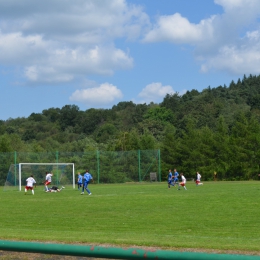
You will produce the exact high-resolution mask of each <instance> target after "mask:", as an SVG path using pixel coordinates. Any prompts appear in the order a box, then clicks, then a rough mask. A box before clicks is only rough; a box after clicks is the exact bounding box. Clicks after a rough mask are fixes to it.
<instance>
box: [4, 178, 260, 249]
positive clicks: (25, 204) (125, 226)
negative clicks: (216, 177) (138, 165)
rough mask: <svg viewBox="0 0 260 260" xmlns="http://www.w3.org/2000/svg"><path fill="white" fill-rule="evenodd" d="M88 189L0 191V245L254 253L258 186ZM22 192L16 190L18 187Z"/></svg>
mask: <svg viewBox="0 0 260 260" xmlns="http://www.w3.org/2000/svg"><path fill="white" fill-rule="evenodd" d="M186 187H187V191H186V190H184V189H183V188H182V187H181V190H177V188H176V187H172V188H170V189H168V188H167V183H166V182H163V183H133V184H90V185H89V188H90V190H91V192H92V195H91V196H88V195H87V193H86V192H85V194H84V195H80V191H78V189H76V190H73V189H72V187H66V188H65V189H64V190H62V191H61V192H60V193H58V192H57V193H45V192H44V191H43V186H38V187H37V188H36V189H35V195H31V191H28V192H27V193H28V194H27V195H24V192H23V191H21V192H19V191H3V190H4V188H3V187H1V188H2V192H1V196H0V205H1V214H0V239H1V240H15V241H37V242H53V243H68V244H81V243H84V244H88V245H91V244H98V245H108V244H109V245H114V246H120V247H125V246H127V247H134V246H144V247H147V246H149V247H156V248H162V249H171V250H177V249H187V248H189V249H214V250H239V251H260V229H259V227H260V208H259V205H260V182H258V181H245V182H205V183H204V185H201V186H196V185H195V183H194V182H187V185H186ZM22 189H23V187H22Z"/></svg>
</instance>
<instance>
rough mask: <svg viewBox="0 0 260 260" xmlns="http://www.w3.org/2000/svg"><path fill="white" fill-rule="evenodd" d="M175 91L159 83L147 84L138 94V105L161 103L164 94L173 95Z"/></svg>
mask: <svg viewBox="0 0 260 260" xmlns="http://www.w3.org/2000/svg"><path fill="white" fill-rule="evenodd" d="M174 93H175V91H174V90H173V88H172V87H171V86H169V85H167V86H163V85H162V83H160V82H154V83H151V84H148V85H147V86H146V87H145V88H143V89H142V91H141V92H140V93H139V94H138V98H139V99H140V100H139V101H138V103H150V102H155V103H156V102H162V100H163V98H164V97H165V96H166V94H174Z"/></svg>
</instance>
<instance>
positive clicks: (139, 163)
mask: <svg viewBox="0 0 260 260" xmlns="http://www.w3.org/2000/svg"><path fill="white" fill-rule="evenodd" d="M138 175H139V182H141V152H140V150H138Z"/></svg>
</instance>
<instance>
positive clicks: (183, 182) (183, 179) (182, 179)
mask: <svg viewBox="0 0 260 260" xmlns="http://www.w3.org/2000/svg"><path fill="white" fill-rule="evenodd" d="M180 175H181V183H179V188H178V190H180V186H182V187H183V188H184V189H185V190H187V188H186V186H185V185H186V178H185V177H184V176H183V173H181V174H180Z"/></svg>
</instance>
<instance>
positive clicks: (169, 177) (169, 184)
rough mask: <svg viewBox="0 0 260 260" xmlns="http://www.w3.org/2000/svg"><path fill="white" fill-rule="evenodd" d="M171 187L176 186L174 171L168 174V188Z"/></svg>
mask: <svg viewBox="0 0 260 260" xmlns="http://www.w3.org/2000/svg"><path fill="white" fill-rule="evenodd" d="M171 186H174V184H172V170H171V169H170V170H169V173H168V188H169V189H170V188H171Z"/></svg>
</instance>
